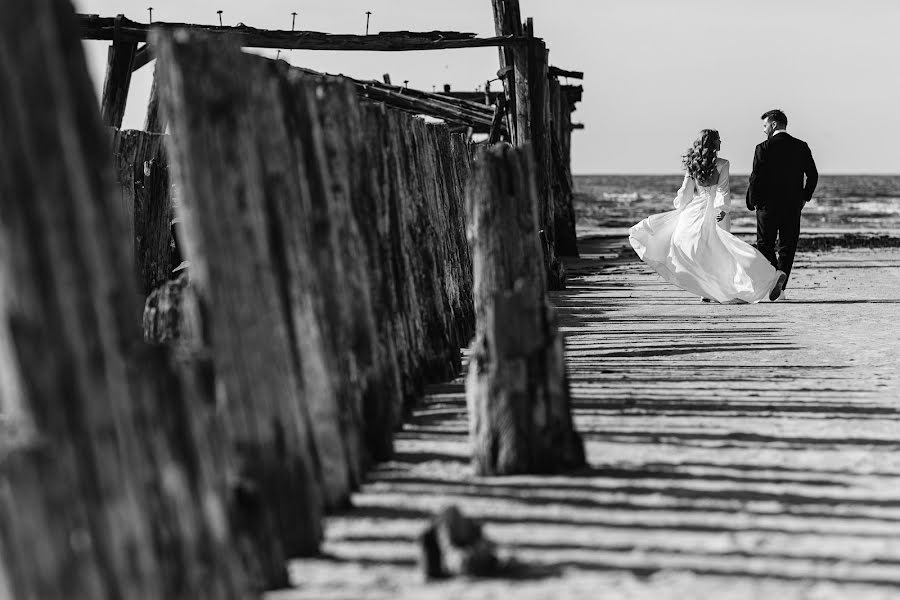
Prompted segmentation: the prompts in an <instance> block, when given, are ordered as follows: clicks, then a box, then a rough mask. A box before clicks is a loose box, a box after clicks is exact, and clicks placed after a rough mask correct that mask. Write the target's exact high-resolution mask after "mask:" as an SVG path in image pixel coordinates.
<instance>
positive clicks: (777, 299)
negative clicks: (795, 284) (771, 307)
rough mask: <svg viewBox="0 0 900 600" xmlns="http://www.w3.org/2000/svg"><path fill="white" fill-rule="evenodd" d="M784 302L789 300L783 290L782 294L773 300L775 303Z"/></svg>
mask: <svg viewBox="0 0 900 600" xmlns="http://www.w3.org/2000/svg"><path fill="white" fill-rule="evenodd" d="M784 300H787V294H786V293H785V291H784V290H781V293H780V294H779V295H778V297H777V298H775V300H773V302H783V301H784Z"/></svg>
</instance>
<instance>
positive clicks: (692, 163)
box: [681, 129, 719, 183]
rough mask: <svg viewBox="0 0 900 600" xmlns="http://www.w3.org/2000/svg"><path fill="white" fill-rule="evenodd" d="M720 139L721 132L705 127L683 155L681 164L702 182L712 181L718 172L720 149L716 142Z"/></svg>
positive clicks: (689, 173)
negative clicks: (717, 162)
mask: <svg viewBox="0 0 900 600" xmlns="http://www.w3.org/2000/svg"><path fill="white" fill-rule="evenodd" d="M718 141H719V132H718V131H716V130H715V129H704V130H703V131H701V132H700V135H699V137H697V139H696V140H694V144H693V145H692V146H691V147H690V148H688V149H687V152H685V153H684V155H683V156H682V157H681V166H682V167H684V170H685V171H687V172H688V175H690V176H691V177H693V178H694V179H696V180H697V181H699V182H700V183H708V182H710V181H712V178H713V175H715V173H716V158H718V156H719V151H718V150H716V142H718Z"/></svg>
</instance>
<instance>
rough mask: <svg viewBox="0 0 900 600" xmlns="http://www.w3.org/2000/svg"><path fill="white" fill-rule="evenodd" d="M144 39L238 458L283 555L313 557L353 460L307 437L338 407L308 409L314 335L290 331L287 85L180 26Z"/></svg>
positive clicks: (236, 50) (292, 256)
mask: <svg viewBox="0 0 900 600" xmlns="http://www.w3.org/2000/svg"><path fill="white" fill-rule="evenodd" d="M151 43H152V45H153V47H154V48H155V50H156V54H157V69H158V71H157V72H158V73H159V75H160V82H159V83H160V101H161V105H162V108H163V112H164V114H165V115H166V117H167V119H168V121H169V124H170V125H169V126H170V129H171V131H172V135H171V136H170V137H169V138H168V141H169V152H168V155H169V157H170V159H171V164H172V172H173V176H174V179H175V181H176V182H177V184H178V189H179V194H180V197H179V204H178V213H179V216H180V218H181V225H182V233H183V235H182V236H181V237H182V238H183V239H182V240H181V241H183V244H182V246H183V249H184V254H185V258H186V259H187V260H189V261H190V265H191V266H190V274H191V282H192V284H193V286H194V288H195V290H196V293H197V297H198V301H199V304H200V307H201V308H200V312H201V313H202V314H203V315H204V316H205V319H204V325H205V328H204V331H203V339H204V342H205V343H207V344H209V349H210V354H211V356H212V361H213V367H214V370H215V374H216V380H217V384H218V385H219V386H220V398H219V404H220V406H219V410H220V412H221V413H222V414H223V416H224V421H225V427H226V433H227V435H228V441H229V442H230V444H231V445H232V447H233V450H234V453H235V460H236V463H237V467H236V468H237V470H238V471H239V473H240V476H241V478H242V479H243V480H245V481H247V482H248V487H249V488H250V489H253V490H255V496H256V499H255V500H254V504H256V505H258V506H259V507H260V509H259V510H260V511H261V513H262V515H263V516H264V517H269V516H271V517H272V518H273V519H274V521H275V523H276V524H277V529H276V531H277V533H278V536H279V537H280V540H281V542H282V544H283V546H284V549H285V551H286V552H287V554H288V555H289V556H300V555H308V554H311V553H315V552H317V551H318V547H319V542H320V540H321V535H322V528H321V527H322V526H321V515H322V505H323V495H322V494H323V484H324V485H325V486H327V489H328V490H330V491H333V490H341V491H340V493H343V494H346V493H347V492H346V490H347V488H348V486H347V484H346V483H344V481H345V480H346V477H347V469H346V461H345V460H344V459H343V458H342V452H343V450H342V447H341V446H340V445H339V444H333V445H331V446H328V447H322V448H318V449H317V447H316V445H315V443H314V439H313V436H314V434H315V431H316V430H314V428H313V423H312V421H313V419H314V418H315V419H316V421H317V426H318V428H319V431H322V430H325V429H326V428H327V427H330V426H335V427H337V424H336V423H335V422H334V421H333V420H329V419H334V418H335V417H334V415H331V414H328V413H326V414H324V415H322V416H317V417H313V416H312V415H311V412H312V411H313V410H315V409H316V406H315V405H311V404H310V403H307V402H305V401H304V399H303V389H304V381H303V380H302V379H301V377H302V375H301V372H300V362H299V361H300V357H299V356H298V348H297V346H296V344H295V342H296V341H297V340H298V339H299V340H301V341H304V342H307V341H309V336H305V337H304V336H300V335H298V331H297V329H296V328H295V327H296V325H297V321H296V319H297V318H298V316H299V317H303V318H305V317H306V316H307V314H308V312H304V308H303V307H302V306H296V305H294V304H292V302H291V301H292V295H293V294H294V293H295V291H296V290H295V289H293V288H292V287H291V286H290V282H289V281H288V280H287V279H286V271H287V270H288V269H290V268H292V267H293V266H294V264H295V262H296V261H298V260H303V261H305V265H306V266H309V264H310V260H311V259H310V257H309V256H307V255H304V254H303V253H302V252H300V250H302V247H301V248H299V249H298V248H297V247H294V246H288V245H287V244H285V243H283V240H284V237H283V236H284V235H285V233H284V231H283V230H282V229H281V228H282V225H283V223H282V221H284V220H285V219H287V218H289V217H288V216H287V215H285V214H278V212H277V211H278V210H279V209H280V208H282V207H283V206H285V205H290V204H291V203H293V204H296V202H294V194H295V193H296V190H298V189H299V188H300V185H301V182H299V181H297V180H296V179H295V175H294V172H293V171H292V158H293V153H292V151H291V147H292V146H291V143H290V142H289V140H288V139H287V137H286V133H285V131H284V121H283V119H281V118H280V111H281V110H282V108H281V107H282V104H281V96H280V94H281V93H282V91H281V90H279V89H277V87H276V86H274V85H273V82H272V78H271V76H270V74H269V71H268V70H267V68H266V67H265V65H264V64H262V63H261V62H260V61H263V59H259V58H258V57H252V56H250V55H246V54H244V53H242V52H241V51H240V47H239V46H238V45H237V44H232V43H228V41H225V42H223V41H218V42H210V41H209V40H208V39H204V38H203V37H202V36H191V35H189V34H187V33H186V32H184V31H180V32H174V33H168V32H155V34H154V35H153V36H152V39H151ZM254 59H257V60H254ZM276 207H278V208H276ZM295 307H296V308H297V311H296V312H295V310H294V309H295ZM305 310H308V308H306V309H305ZM315 383H319V382H315ZM329 410H330V409H329ZM326 451H327V452H329V453H330V454H326ZM322 462H325V463H326V464H327V465H328V466H329V470H327V471H325V472H323V471H321V470H320V464H321V463H322ZM332 482H336V483H334V487H332Z"/></svg>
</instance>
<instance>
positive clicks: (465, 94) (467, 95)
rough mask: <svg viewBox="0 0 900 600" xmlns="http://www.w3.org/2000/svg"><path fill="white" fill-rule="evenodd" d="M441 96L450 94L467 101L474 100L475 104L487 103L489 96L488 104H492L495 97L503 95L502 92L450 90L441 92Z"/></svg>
mask: <svg viewBox="0 0 900 600" xmlns="http://www.w3.org/2000/svg"><path fill="white" fill-rule="evenodd" d="M441 95H443V96H450V97H452V98H457V99H459V100H468V101H469V102H475V103H476V104H483V105H484V104H487V102H486V100H487V99H488V98H490V104H494V103H495V102H496V101H497V98H502V97H503V92H499V91H498V92H470V91H462V92H450V93H449V94H447V93H442V94H441Z"/></svg>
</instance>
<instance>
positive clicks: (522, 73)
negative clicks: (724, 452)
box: [79, 0, 584, 289]
mask: <svg viewBox="0 0 900 600" xmlns="http://www.w3.org/2000/svg"><path fill="white" fill-rule="evenodd" d="M491 2H492V5H493V8H494V21H495V28H496V32H497V36H496V37H494V38H486V39H482V38H477V37H475V34H471V33H460V32H453V31H431V32H410V31H395V32H382V33H379V34H373V35H365V36H357V35H336V34H325V33H320V32H311V31H267V30H260V29H255V28H253V27H247V26H245V25H243V24H239V25H238V26H235V27H223V26H209V25H194V24H186V23H164V22H154V23H153V24H152V28H154V29H157V30H163V31H168V32H172V31H177V30H182V31H184V30H187V31H191V32H194V33H201V34H205V35H208V36H212V37H217V38H223V37H230V39H231V40H232V41H234V42H235V43H240V44H241V45H243V46H256V47H266V48H281V49H284V48H304V49H311V50H374V51H410V50H428V49H438V48H466V47H485V46H497V47H499V49H500V66H501V69H500V71H499V72H498V76H499V77H500V78H501V79H502V80H503V82H504V86H505V95H504V94H495V93H491V92H490V91H488V88H487V87H486V90H485V92H478V93H475V92H463V93H452V92H449V90H448V88H449V86H445V91H444V93H430V92H424V91H421V90H415V89H410V88H407V87H406V86H403V87H397V86H392V85H390V83H389V82H387V81H386V82H385V83H383V84H382V83H381V82H377V81H358V80H351V81H353V82H354V83H355V84H356V86H357V92H358V93H359V94H360V95H361V96H363V97H366V98H367V99H371V100H375V101H378V102H382V103H385V104H386V105H388V106H391V107H393V108H396V109H398V110H404V111H406V112H409V113H412V114H417V115H428V116H432V117H437V118H440V119H442V120H444V121H445V122H446V123H447V124H448V125H450V127H451V131H455V132H468V133H486V134H488V135H489V138H490V140H491V143H493V142H495V141H498V140H500V139H501V136H505V138H506V139H507V140H509V141H511V142H512V143H514V144H516V145H522V144H525V143H529V144H531V146H532V148H533V152H534V155H535V163H536V166H537V169H538V171H537V174H536V178H535V180H536V183H537V186H538V209H539V215H540V232H541V236H542V240H543V256H544V262H545V267H546V269H547V275H548V276H547V282H548V285H549V287H550V289H561V288H563V287H565V271H564V269H563V266H562V263H561V262H560V261H559V259H558V256H577V254H578V247H577V242H576V237H575V219H574V210H573V208H572V193H571V183H572V182H571V173H570V167H569V146H570V137H571V131H572V129H573V128H574V126H573V125H572V124H571V112H572V110H574V102H573V101H572V99H573V97H574V96H573V95H572V94H570V93H568V91H569V90H566V93H562V94H561V93H559V92H560V89H562V88H570V87H571V86H560V84H559V78H560V77H567V78H576V79H582V78H583V77H584V74H583V73H581V72H576V71H568V70H563V69H559V68H557V67H551V66H549V63H548V51H547V47H546V45H545V43H544V41H543V40H541V39H539V38H537V37H535V35H534V27H533V23H532V20H531V19H528V20H527V21H526V22H525V23H523V22H522V19H521V14H520V9H519V0H491ZM79 19H80V23H81V34H82V37H83V38H84V39H96V40H112V42H113V43H112V44H111V45H110V48H109V65H108V68H107V75H106V80H105V83H104V100H103V114H104V118H105V120H106V122H107V123H109V124H111V125H114V126H116V127H118V126H119V124H120V123H121V115H122V113H123V112H124V108H125V107H124V102H125V99H126V97H127V95H128V87H129V84H130V76H131V70H137V69H139V68H141V67H143V66H144V65H146V64H148V63H149V62H150V61H151V60H152V53H151V50H152V44H150V43H148V44H146V45H144V46H142V47H141V48H136V45H137V43H139V42H144V41H150V40H148V32H149V31H150V29H151V25H148V24H143V23H137V22H134V21H131V20H129V19H127V18H125V16H124V15H118V16H117V17H115V18H105V17H99V16H97V15H79ZM156 79H157V78H156V73H155V72H154V81H153V86H152V89H151V94H150V101H149V103H148V108H147V120H146V126H145V129H146V130H147V131H150V132H163V131H165V128H166V122H165V119H164V117H162V116H161V115H160V114H159V111H158V98H159V94H158V86H157V82H156ZM488 86H489V84H488ZM578 89H579V90H580V88H578ZM498 96H503V97H504V101H503V102H502V103H500V102H496V99H497V97H498ZM473 99H474V100H476V101H475V102H473V101H472V100H473ZM563 99H564V100H565V101H561V100H563ZM578 99H579V100H580V93H579V95H578ZM482 100H485V101H487V103H488V104H490V103H491V102H492V101H494V104H495V105H494V109H493V110H490V109H489V108H486V107H485V106H484V104H482V102H481V101H482ZM566 110H568V112H565V111H566ZM504 121H505V124H504ZM556 143H558V144H559V148H556ZM563 174H564V175H565V176H564V177H563Z"/></svg>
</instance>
